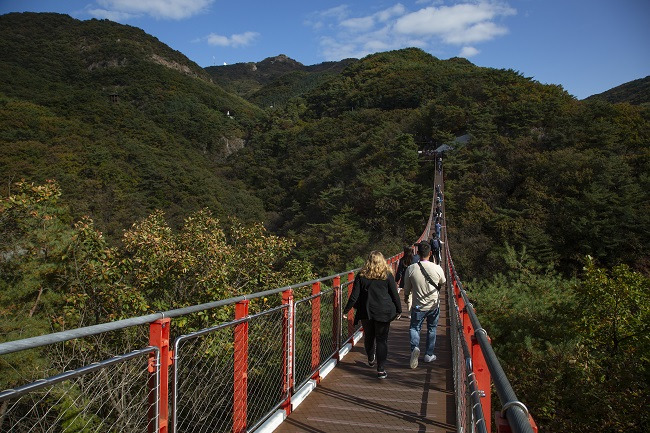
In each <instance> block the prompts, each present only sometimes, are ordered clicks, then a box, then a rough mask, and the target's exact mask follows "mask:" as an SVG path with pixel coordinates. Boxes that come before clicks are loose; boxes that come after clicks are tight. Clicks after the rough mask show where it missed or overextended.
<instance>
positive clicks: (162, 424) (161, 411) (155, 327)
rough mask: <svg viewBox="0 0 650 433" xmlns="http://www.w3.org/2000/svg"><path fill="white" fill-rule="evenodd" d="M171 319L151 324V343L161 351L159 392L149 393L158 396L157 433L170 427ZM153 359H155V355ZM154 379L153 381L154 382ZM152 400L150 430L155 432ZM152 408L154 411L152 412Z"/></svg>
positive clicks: (152, 371)
mask: <svg viewBox="0 0 650 433" xmlns="http://www.w3.org/2000/svg"><path fill="white" fill-rule="evenodd" d="M170 321H171V319H169V318H166V319H159V320H156V321H155V322H153V323H151V324H150V325H149V345H150V346H155V347H157V348H158V350H159V352H160V366H159V369H160V383H159V388H158V393H157V394H156V393H149V396H150V397H149V398H150V399H152V398H158V431H157V433H167V431H168V429H169V367H170V366H171V358H172V352H171V351H170V350H169V328H170ZM150 356H153V357H154V358H153V360H154V361H155V355H153V354H152V355H150ZM152 367H153V365H152V362H151V360H150V368H149V372H150V373H155V369H153V368H152ZM152 381H153V382H152ZM155 381H156V378H155V376H153V375H152V376H150V379H149V387H150V388H149V389H152V386H151V385H152V384H153V386H154V387H155ZM153 403H155V402H152V401H150V404H149V407H150V408H153V409H150V412H149V420H150V422H149V432H150V433H153V432H154V431H156V429H155V423H152V422H151V420H153V419H154V418H155V406H153ZM152 410H153V412H154V413H152Z"/></svg>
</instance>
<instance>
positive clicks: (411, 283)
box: [404, 242, 446, 368]
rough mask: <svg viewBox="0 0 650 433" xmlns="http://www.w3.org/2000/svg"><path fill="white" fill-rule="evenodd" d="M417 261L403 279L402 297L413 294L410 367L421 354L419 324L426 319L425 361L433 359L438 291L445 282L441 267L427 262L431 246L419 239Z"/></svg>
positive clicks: (414, 365) (438, 300)
mask: <svg viewBox="0 0 650 433" xmlns="http://www.w3.org/2000/svg"><path fill="white" fill-rule="evenodd" d="M418 250H419V251H418V252H419V253H420V262H418V263H416V264H414V265H411V266H409V267H408V268H407V269H406V274H405V278H406V281H405V282H404V299H405V300H406V299H407V298H408V296H409V295H410V294H411V293H413V305H412V307H411V323H410V325H409V336H410V343H411V359H410V362H409V365H410V367H411V368H416V367H417V366H418V358H419V356H420V347H419V346H420V330H421V329H422V323H423V322H424V321H425V320H426V321H427V340H426V349H425V355H424V362H432V361H435V359H436V355H435V354H434V353H433V351H434V348H435V346H436V328H437V326H438V319H439V318H440V290H441V289H442V287H443V285H444V284H445V282H446V280H445V273H444V271H443V270H442V268H441V267H440V266H438V265H437V264H435V263H432V262H431V261H429V258H430V256H431V246H430V245H429V243H428V242H421V243H420V246H419V247H418Z"/></svg>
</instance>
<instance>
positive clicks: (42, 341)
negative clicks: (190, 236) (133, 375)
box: [0, 268, 359, 355]
mask: <svg viewBox="0 0 650 433" xmlns="http://www.w3.org/2000/svg"><path fill="white" fill-rule="evenodd" d="M358 269H359V268H357V269H353V270H350V271H345V272H341V273H338V274H334V275H330V276H327V277H322V278H319V279H316V280H312V281H306V282H302V283H298V284H291V285H288V286H284V287H279V288H277V289H270V290H265V291H263V292H256V293H252V294H249V295H241V296H235V297H232V298H228V299H223V300H220V301H214V302H207V303H204V304H199V305H193V306H191V307H184V308H177V309H174V310H169V311H163V312H160V313H152V314H147V315H145V316H137V317H131V318H128V319H122V320H116V321H114V322H108V323H101V324H98V325H91V326H85V327H83V328H76V329H70V330H67V331H60V332H54V333H51V334H46V335H39V336H37V337H30V338H24V339H22V340H15V341H8V342H5V343H0V355H5V354H8V353H12V352H18V351H21V350H26V349H34V348H36V347H41V346H47V345H49V344H53V343H61V342H64V341H69V340H74V339H76V338H83V337H89V336H91V335H97V334H101V333H104V332H110V331H117V330H119V329H124V328H129V327H131V326H138V325H148V324H150V323H151V322H155V321H156V320H160V319H164V318H166V317H178V316H183V315H186V314H191V313H197V312H199V311H205V310H210V309H214V308H218V307H223V306H225V305H231V304H235V303H237V302H240V301H244V300H247V299H249V300H250V299H257V298H261V297H264V296H270V295H275V294H278V293H282V292H284V291H286V290H293V289H296V288H299V287H304V286H307V285H310V284H313V283H318V282H323V281H327V280H331V279H334V278H335V277H339V276H342V275H347V274H348V273H350V272H357V271H358Z"/></svg>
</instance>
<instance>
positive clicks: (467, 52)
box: [458, 47, 480, 59]
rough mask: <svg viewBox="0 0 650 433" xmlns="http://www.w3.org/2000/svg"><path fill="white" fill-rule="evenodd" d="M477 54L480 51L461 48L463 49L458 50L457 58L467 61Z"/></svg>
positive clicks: (472, 48) (471, 48)
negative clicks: (463, 58)
mask: <svg viewBox="0 0 650 433" xmlns="http://www.w3.org/2000/svg"><path fill="white" fill-rule="evenodd" d="M478 53H480V51H479V50H477V49H476V48H474V47H463V49H462V50H460V53H459V54H458V57H465V58H466V59H469V58H470V57H474V56H475V55H477V54H478Z"/></svg>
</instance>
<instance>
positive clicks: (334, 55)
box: [0, 0, 650, 99]
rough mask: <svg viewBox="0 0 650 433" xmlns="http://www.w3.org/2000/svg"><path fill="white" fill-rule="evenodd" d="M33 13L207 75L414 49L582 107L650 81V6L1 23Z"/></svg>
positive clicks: (449, 7)
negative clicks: (108, 32)
mask: <svg viewBox="0 0 650 433" xmlns="http://www.w3.org/2000/svg"><path fill="white" fill-rule="evenodd" d="M24 11H33V12H59V13H65V14H68V15H70V16H72V17H74V18H77V19H81V20H86V19H90V18H107V19H110V20H113V21H117V22H119V23H123V24H128V25H132V26H135V27H139V28H141V29H143V30H144V31H146V32H147V33H149V34H151V35H153V36H155V37H157V38H158V39H159V40H160V41H161V42H163V43H165V44H167V45H169V46H170V47H171V48H173V49H176V50H178V51H180V52H182V53H183V54H185V55H186V56H187V57H189V58H190V59H191V60H193V61H194V62H196V63H198V64H199V65H200V66H203V67H205V66H212V65H223V64H224V63H228V64H232V63H238V62H259V61H261V60H263V59H265V58H267V57H271V56H276V55H278V54H286V55H287V56H289V57H291V58H293V59H295V60H297V61H299V62H301V63H303V64H305V65H313V64H317V63H321V62H324V61H330V60H341V59H343V58H347V57H356V58H361V57H363V56H365V55H367V54H371V53H375V52H379V51H387V50H393V49H399V48H404V47H410V46H415V47H419V48H422V49H423V50H425V51H427V52H429V53H431V54H433V55H434V56H436V57H438V58H440V59H448V58H450V57H454V56H460V57H466V58H467V59H469V60H470V61H471V62H472V63H474V64H476V65H477V66H486V67H493V68H506V69H514V70H516V71H519V72H521V73H522V74H523V75H524V76H526V77H531V78H533V79H535V80H537V81H540V82H542V83H549V84H559V85H561V86H562V87H564V89H565V90H567V91H568V92H569V93H571V94H572V95H574V96H576V97H577V98H579V99H582V98H585V97H587V96H589V95H592V94H595V93H600V92H603V91H605V90H608V89H610V88H612V87H615V86H618V85H620V84H623V83H625V82H628V81H632V80H635V79H637V78H643V77H646V76H648V75H650V0H503V1H501V0H461V1H449V0H444V1H443V0H402V1H390V0H354V1H353V0H348V2H347V3H346V2H345V1H334V0H318V1H309V0H274V1H271V0H229V1H226V0H0V14H4V13H7V12H24ZM0 59H1V57H0Z"/></svg>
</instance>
